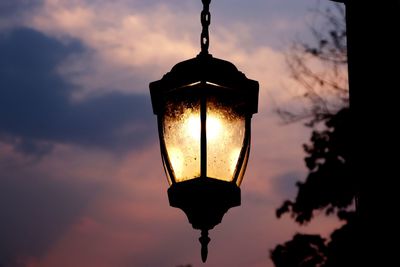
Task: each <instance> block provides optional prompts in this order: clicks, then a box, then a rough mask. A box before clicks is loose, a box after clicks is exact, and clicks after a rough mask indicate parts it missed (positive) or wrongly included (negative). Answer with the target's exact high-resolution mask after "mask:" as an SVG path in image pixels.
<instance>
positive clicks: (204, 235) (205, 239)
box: [199, 230, 211, 262]
mask: <svg viewBox="0 0 400 267" xmlns="http://www.w3.org/2000/svg"><path fill="white" fill-rule="evenodd" d="M210 240H211V239H210V238H209V237H208V230H201V237H200V238H199V241H200V243H201V260H202V261H203V262H206V260H207V255H208V248H207V245H208V243H209V242H210Z"/></svg>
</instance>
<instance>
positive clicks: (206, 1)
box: [200, 0, 211, 54]
mask: <svg viewBox="0 0 400 267" xmlns="http://www.w3.org/2000/svg"><path fill="white" fill-rule="evenodd" d="M202 2H203V11H201V16H200V18H201V25H202V26H203V29H202V31H201V37H200V42H201V52H202V53H204V54H208V47H209V46H210V36H209V31H208V28H209V26H210V23H211V13H210V3H211V0H202Z"/></svg>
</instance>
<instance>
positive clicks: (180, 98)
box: [150, 0, 259, 261]
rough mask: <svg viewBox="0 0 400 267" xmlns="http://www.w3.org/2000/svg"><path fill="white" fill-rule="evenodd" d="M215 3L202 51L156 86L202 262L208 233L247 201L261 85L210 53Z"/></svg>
mask: <svg viewBox="0 0 400 267" xmlns="http://www.w3.org/2000/svg"><path fill="white" fill-rule="evenodd" d="M209 3H210V1H209V0H208V1H206V0H203V4H204V10H203V12H202V16H201V17H202V24H203V32H202V36H201V45H202V51H201V53H200V54H199V55H198V56H197V57H195V58H193V59H190V60H187V61H184V62H181V63H178V64H176V65H175V66H174V67H173V68H172V70H171V71H170V72H169V73H167V74H166V75H164V77H163V78H162V79H161V80H159V81H155V82H152V83H150V93H151V99H152V105H153V110H154V113H155V114H156V115H157V120H158V131H159V138H160V147H161V157H162V161H163V164H164V169H165V172H166V175H167V178H168V182H169V185H170V188H169V189H168V197H169V202H170V205H171V206H172V207H176V208H180V209H182V210H183V211H184V212H185V214H186V215H187V217H188V219H189V222H190V223H191V224H192V226H193V228H195V229H199V230H201V237H200V242H201V244H202V249H201V255H202V260H203V261H205V260H206V258H207V244H208V242H209V241H210V239H209V237H208V230H210V229H212V228H213V227H214V226H215V225H217V224H219V223H220V222H221V220H222V217H223V215H224V214H225V213H226V212H227V211H228V209H230V208H231V207H235V206H239V205H240V188H239V186H240V184H241V182H242V180H243V176H244V173H245V170H246V165H247V161H248V158H249V152H250V128H251V127H250V124H251V118H252V115H253V114H254V113H256V112H257V106H258V89H259V85H258V82H257V81H254V80H250V79H247V78H246V76H245V75H244V74H243V73H241V72H239V71H238V70H237V68H236V67H235V66H234V65H233V64H232V63H230V62H228V61H224V60H221V59H217V58H214V57H212V56H211V55H210V54H209V53H208V45H209V38H208V25H209V22H210V13H209V11H208V7H209Z"/></svg>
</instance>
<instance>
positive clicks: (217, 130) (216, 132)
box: [207, 115, 222, 141]
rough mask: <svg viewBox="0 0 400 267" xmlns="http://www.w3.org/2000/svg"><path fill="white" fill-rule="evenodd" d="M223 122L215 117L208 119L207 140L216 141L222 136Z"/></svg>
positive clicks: (210, 116) (211, 116)
mask: <svg viewBox="0 0 400 267" xmlns="http://www.w3.org/2000/svg"><path fill="white" fill-rule="evenodd" d="M221 133H222V122H221V120H220V119H219V118H217V117H216V116H213V115H209V116H208V117H207V140H210V141H212V140H215V139H217V138H218V137H220V136H221Z"/></svg>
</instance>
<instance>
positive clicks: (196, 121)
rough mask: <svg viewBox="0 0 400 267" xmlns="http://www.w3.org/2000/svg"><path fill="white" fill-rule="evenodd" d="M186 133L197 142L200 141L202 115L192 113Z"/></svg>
mask: <svg viewBox="0 0 400 267" xmlns="http://www.w3.org/2000/svg"><path fill="white" fill-rule="evenodd" d="M185 124H186V127H185V128H186V133H187V135H188V136H190V137H191V138H193V139H195V140H200V127H201V122H200V114H199V113H192V114H190V115H189V117H188V118H187V120H186V123H185Z"/></svg>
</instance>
